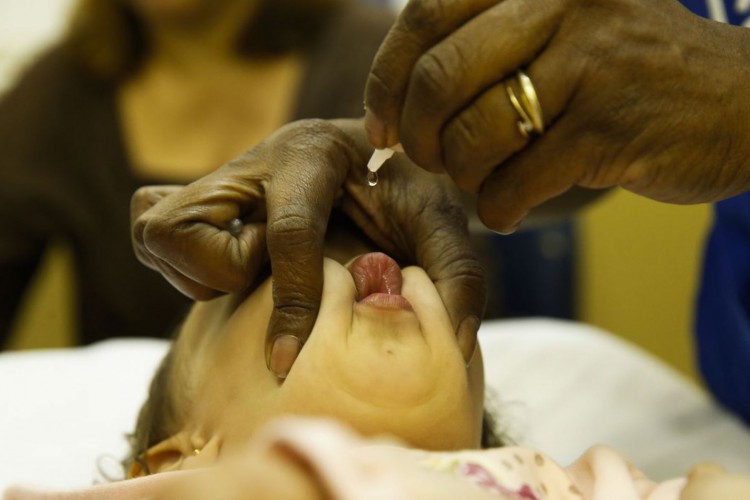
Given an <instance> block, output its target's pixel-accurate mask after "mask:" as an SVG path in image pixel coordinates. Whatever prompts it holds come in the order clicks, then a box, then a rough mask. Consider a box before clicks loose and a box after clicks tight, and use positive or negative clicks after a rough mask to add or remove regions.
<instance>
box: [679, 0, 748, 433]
mask: <svg viewBox="0 0 750 500" xmlns="http://www.w3.org/2000/svg"><path fill="white" fill-rule="evenodd" d="M682 3H683V4H684V5H685V6H686V7H688V8H689V9H691V10H692V11H693V12H695V13H697V14H700V15H702V16H706V17H711V18H713V19H715V20H717V21H722V22H729V23H732V24H737V25H745V26H750V0H683V2H682ZM695 339H696V344H697V351H698V362H699V365H700V369H701V372H702V374H703V378H704V379H705V381H706V384H707V385H708V387H709V389H710V390H711V391H712V392H713V393H714V395H715V396H716V399H718V400H719V402H721V403H722V404H723V405H724V406H726V407H727V408H729V409H730V410H732V411H734V412H735V413H737V414H738V415H740V416H741V417H742V418H743V419H744V420H745V422H747V423H750V193H745V194H742V195H740V196H737V197H734V198H730V199H728V200H724V201H721V202H719V203H717V204H716V206H715V218H714V223H713V227H712V228H711V234H710V236H709V239H708V243H707V245H706V251H705V256H704V263H703V276H702V282H701V286H700V291H699V293H698V304H697V313H696V322H695Z"/></svg>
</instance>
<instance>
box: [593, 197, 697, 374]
mask: <svg viewBox="0 0 750 500" xmlns="http://www.w3.org/2000/svg"><path fill="white" fill-rule="evenodd" d="M710 218H711V208H710V206H709V205H696V206H674V205H666V204H662V203H656V202H653V201H650V200H647V199H644V198H641V197H638V196H636V195H633V194H632V193H629V192H627V191H624V190H617V191H613V192H612V193H610V194H608V195H607V196H606V197H604V198H603V199H602V200H601V201H599V202H597V203H596V204H594V205H592V206H591V207H589V208H587V209H585V210H584V211H583V213H582V214H581V224H580V229H581V236H580V243H581V245H580V247H581V252H580V255H579V278H580V296H579V299H580V300H579V304H580V309H579V311H580V317H581V320H582V321H585V322H587V323H591V324H594V325H597V326H599V327H602V328H604V329H606V330H609V331H611V332H614V333H616V334H618V335H620V336H622V337H624V338H627V339H629V340H632V341H633V342H635V343H637V344H639V345H641V346H643V347H645V348H646V349H648V350H649V351H651V352H653V353H654V354H656V355H657V356H659V357H661V358H663V359H665V360H666V361H667V362H669V363H670V364H671V365H673V366H675V367H676V368H678V369H679V370H681V371H683V372H685V373H687V374H689V375H691V376H694V373H695V372H694V369H693V350H692V337H691V336H692V310H693V302H694V297H695V293H696V290H697V284H698V278H699V275H700V263H701V258H702V252H703V241H704V238H705V235H706V232H707V229H708V225H709V223H710Z"/></svg>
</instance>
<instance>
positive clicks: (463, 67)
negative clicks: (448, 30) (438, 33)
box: [399, 0, 563, 172]
mask: <svg viewBox="0 0 750 500" xmlns="http://www.w3.org/2000/svg"><path fill="white" fill-rule="evenodd" d="M561 3H562V2H552V3H551V4H552V5H553V6H556V8H554V9H553V8H539V6H538V4H537V3H535V2H528V1H526V0H506V1H504V2H501V3H499V4H497V5H495V6H493V7H491V8H490V9H488V10H487V11H486V12H484V13H482V14H480V15H478V16H476V17H475V18H473V19H471V20H470V21H469V22H467V23H466V24H465V25H463V26H462V27H460V28H459V29H458V30H456V32H455V33H452V34H451V35H449V36H448V37H447V38H445V39H444V40H442V41H441V42H440V43H438V44H437V45H435V46H434V47H432V48H431V49H429V50H428V51H427V52H426V53H425V54H424V55H423V56H422V57H420V58H419V60H418V61H417V63H416V64H415V66H414V70H413V71H412V74H411V78H410V80H409V86H408V90H407V93H406V98H405V100H404V107H403V113H402V115H401V122H400V136H399V139H400V141H401V144H402V146H403V147H404V150H405V151H406V153H407V155H408V156H409V157H410V158H411V159H412V160H414V162H415V163H417V164H418V165H420V166H421V167H423V168H426V169H427V170H430V171H433V172H438V171H442V170H443V169H444V164H443V161H442V155H441V147H440V142H439V141H440V132H441V130H442V128H443V127H444V125H445V124H446V123H447V122H448V121H449V120H450V118H451V117H452V116H454V115H456V114H457V113H458V112H460V110H462V109H464V108H465V107H467V106H468V105H469V104H470V103H471V102H472V101H473V100H474V99H475V98H476V96H477V95H480V94H481V93H482V92H483V91H484V90H485V89H487V88H488V87H489V86H491V85H493V84H496V83H497V82H500V81H502V80H503V79H505V78H506V77H508V76H509V75H511V74H513V73H514V72H515V71H516V69H517V68H519V67H522V66H525V65H527V64H528V63H530V62H531V61H532V60H533V59H534V57H535V56H536V55H537V54H539V53H540V52H541V51H542V49H543V47H544V46H545V45H546V44H547V43H548V42H549V40H550V39H551V37H552V36H553V34H554V33H555V31H556V29H557V27H558V25H559V23H560V19H561V18H562V14H563V11H562V8H561V6H560V4H561Z"/></svg>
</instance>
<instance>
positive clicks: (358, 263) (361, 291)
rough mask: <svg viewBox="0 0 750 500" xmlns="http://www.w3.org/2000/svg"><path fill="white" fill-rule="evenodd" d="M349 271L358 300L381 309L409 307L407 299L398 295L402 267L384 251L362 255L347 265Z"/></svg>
mask: <svg viewBox="0 0 750 500" xmlns="http://www.w3.org/2000/svg"><path fill="white" fill-rule="evenodd" d="M349 272H350V273H351V274H352V277H353V278H354V285H355V286H356V287H357V297H356V300H357V302H358V303H360V304H369V305H373V306H376V307H380V308H384V309H405V310H408V311H411V310H412V307H411V304H410V303H409V301H408V300H406V298H405V297H403V296H402V295H401V285H402V284H403V277H402V276H401V268H400V267H399V266H398V264H397V263H396V261H395V260H393V259H392V258H390V257H389V256H387V255H386V254H384V253H381V252H373V253H367V254H364V255H361V256H359V257H357V258H356V259H355V260H354V262H352V263H351V264H350V265H349Z"/></svg>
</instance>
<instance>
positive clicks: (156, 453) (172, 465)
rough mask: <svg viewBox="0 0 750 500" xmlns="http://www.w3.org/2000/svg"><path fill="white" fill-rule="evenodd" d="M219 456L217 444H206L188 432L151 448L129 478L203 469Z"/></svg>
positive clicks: (134, 464)
mask: <svg viewBox="0 0 750 500" xmlns="http://www.w3.org/2000/svg"><path fill="white" fill-rule="evenodd" d="M217 455H218V444H217V443H215V442H213V441H210V442H208V443H207V444H206V443H205V441H202V440H197V439H196V438H195V437H194V436H191V435H190V434H189V433H188V432H180V433H178V434H175V435H174V436H172V437H170V438H167V439H165V440H164V441H162V442H160V443H159V444H156V445H154V446H152V447H151V448H149V449H148V451H146V453H145V454H144V456H143V457H142V458H141V460H138V461H136V462H134V463H133V465H132V466H131V468H130V472H129V474H128V477H131V478H132V477H139V476H144V475H147V474H156V473H159V472H168V471H175V470H183V469H192V468H196V467H202V466H206V465H209V464H210V463H211V462H213V460H214V459H215V458H216V456H217ZM146 467H148V470H145V469H146Z"/></svg>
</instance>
